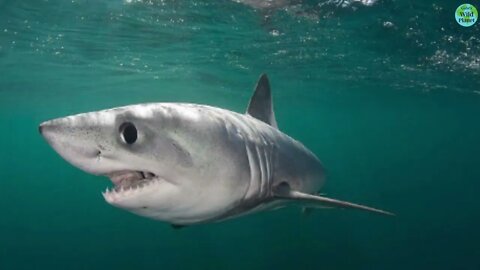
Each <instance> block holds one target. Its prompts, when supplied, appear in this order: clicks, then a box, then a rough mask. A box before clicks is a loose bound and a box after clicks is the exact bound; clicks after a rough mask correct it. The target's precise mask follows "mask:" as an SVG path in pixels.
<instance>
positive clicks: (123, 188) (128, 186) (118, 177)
mask: <svg viewBox="0 0 480 270" xmlns="http://www.w3.org/2000/svg"><path fill="white" fill-rule="evenodd" d="M105 176H106V177H108V178H109V179H110V181H111V182H112V183H113V188H111V189H110V188H108V187H107V189H106V190H105V191H104V192H102V195H103V197H104V198H105V200H106V201H107V202H108V203H110V204H116V203H119V202H121V201H122V200H125V199H131V198H132V197H135V196H137V195H140V194H142V193H144V192H148V189H150V188H152V187H155V186H158V185H160V184H161V182H164V181H165V179H162V178H160V177H158V176H157V175H155V174H154V173H151V172H147V171H129V170H123V171H117V172H113V173H109V174H106V175H105Z"/></svg>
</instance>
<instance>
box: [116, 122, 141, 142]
mask: <svg viewBox="0 0 480 270" xmlns="http://www.w3.org/2000/svg"><path fill="white" fill-rule="evenodd" d="M119 131H120V135H121V136H122V139H123V141H124V142H125V143H127V144H133V143H134V142H135V141H137V137H138V134H137V128H136V127H135V125H134V124H132V123H130V122H125V123H123V124H121V125H120V128H119Z"/></svg>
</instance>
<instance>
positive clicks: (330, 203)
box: [276, 190, 395, 216]
mask: <svg viewBox="0 0 480 270" xmlns="http://www.w3.org/2000/svg"><path fill="white" fill-rule="evenodd" d="M276 197H277V198H278V199H283V200H292V201H297V202H300V203H302V204H307V205H308V206H309V207H315V205H318V206H319V207H337V208H353V209H359V210H365V211H369V212H375V213H378V214H383V215H389V216H394V215H395V214H393V213H390V212H387V211H384V210H380V209H376V208H372V207H368V206H364V205H360V204H356V203H351V202H345V201H340V200H336V199H331V198H327V197H323V196H319V195H312V194H307V193H302V192H299V191H295V190H283V191H282V192H280V193H278V194H276Z"/></svg>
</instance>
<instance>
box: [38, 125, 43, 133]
mask: <svg viewBox="0 0 480 270" xmlns="http://www.w3.org/2000/svg"><path fill="white" fill-rule="evenodd" d="M42 129H43V126H42V125H39V126H38V132H39V133H40V134H42Z"/></svg>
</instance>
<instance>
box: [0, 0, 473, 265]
mask: <svg viewBox="0 0 480 270" xmlns="http://www.w3.org/2000/svg"><path fill="white" fill-rule="evenodd" d="M212 2H214V3H212ZM281 2H283V3H282V4H281V5H279V6H278V7H276V8H274V9H258V8H257V9H255V8H254V7H252V6H249V5H244V4H241V3H236V2H233V1H198V0H195V1H126V2H122V1H87V0H73V1H62V0H49V1H47V0H43V1H33V0H30V1H8V0H4V1H0V72H1V75H0V105H1V106H0V126H1V132H0V147H1V150H2V151H0V161H1V163H0V164H1V170H0V181H1V182H0V187H1V188H0V207H1V210H2V211H1V212H2V215H1V217H0V269H480V261H479V258H480V246H479V244H478V243H479V242H480V232H479V230H478V227H479V225H480V202H479V201H478V195H477V193H478V191H480V166H479V165H480V143H479V138H480V126H479V123H480V120H479V116H480V83H479V77H480V46H479V45H480V28H479V25H478V24H476V25H475V26H473V27H470V28H463V27H461V26H459V25H458V24H457V23H456V22H455V20H454V11H455V9H456V7H457V6H458V5H459V4H461V2H460V1H446V0H445V1H377V2H374V1H370V2H368V1H364V2H365V3H366V4H362V3H359V2H355V3H354V2H352V1H336V2H335V1H331V2H328V3H327V2H317V1H291V2H292V3H289V1H281ZM369 3H373V4H372V5H370V4H369ZM471 4H474V5H475V4H476V3H474V2H472V3H471ZM479 6H480V4H478V2H477V8H479ZM261 72H267V73H268V74H269V77H270V80H271V84H272V90H273V94H274V100H275V109H276V117H277V121H278V124H279V127H280V129H281V130H283V131H284V132H285V133H287V134H289V135H291V136H293V137H294V138H296V139H298V140H300V141H302V142H303V143H304V144H305V145H306V146H307V147H309V148H310V149H311V150H312V151H313V152H315V153H316V154H317V155H318V157H319V158H320V159H321V160H322V161H323V163H324V164H325V166H326V168H327V173H328V174H327V184H326V186H325V188H324V189H323V190H322V192H324V193H327V194H328V196H330V197H334V198H340V199H346V200H350V201H354V202H359V203H364V204H367V205H371V206H375V207H379V208H382V209H386V210H390V211H393V212H395V213H396V214H397V217H395V218H386V217H383V216H377V215H371V214H369V213H364V212H357V211H346V210H331V209H330V210H318V211H315V212H314V213H313V214H312V215H310V216H308V217H306V216H303V215H301V213H300V211H299V209H297V208H288V209H283V210H279V211H273V212H266V213H261V214H255V215H251V216H247V217H243V218H238V219H234V220H229V221H226V222H223V223H216V224H208V225H199V226H192V227H188V228H184V229H181V230H174V229H172V228H171V227H170V226H169V225H168V224H165V223H161V222H157V221H153V220H149V219H145V218H141V217H138V216H134V215H132V214H129V213H127V212H125V211H122V210H120V209H116V208H113V207H111V206H110V205H108V204H107V203H105V202H104V200H103V198H102V196H101V193H100V192H101V191H103V190H104V189H105V188H106V187H107V186H109V182H108V181H107V180H106V179H104V178H99V177H95V176H92V175H88V174H86V173H83V172H81V171H80V170H78V169H76V168H74V167H72V166H71V165H69V164H68V163H67V162H65V161H64V160H62V159H61V158H60V157H59V156H58V155H57V154H56V153H55V152H54V151H53V150H52V149H51V148H50V147H49V146H48V145H47V143H46V142H45V141H44V140H43V139H42V138H41V136H39V134H38V132H37V126H38V124H39V123H40V122H42V121H44V120H48V119H51V118H56V117H61V116H66V115H69V114H73V113H79V112H85V111H94V110H100V109H104V108H109V107H115V106H120V105H127V104H133V103H142V102H152V101H159V102H165V101H169V102H194V103H203V104H209V105H213V106H218V107H222V108H227V109H230V110H234V111H238V112H241V111H244V110H245V107H246V104H247V102H248V99H249V96H250V94H251V92H252V89H253V86H254V84H255V81H256V79H257V78H258V76H259V74H260V73H261Z"/></svg>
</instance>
